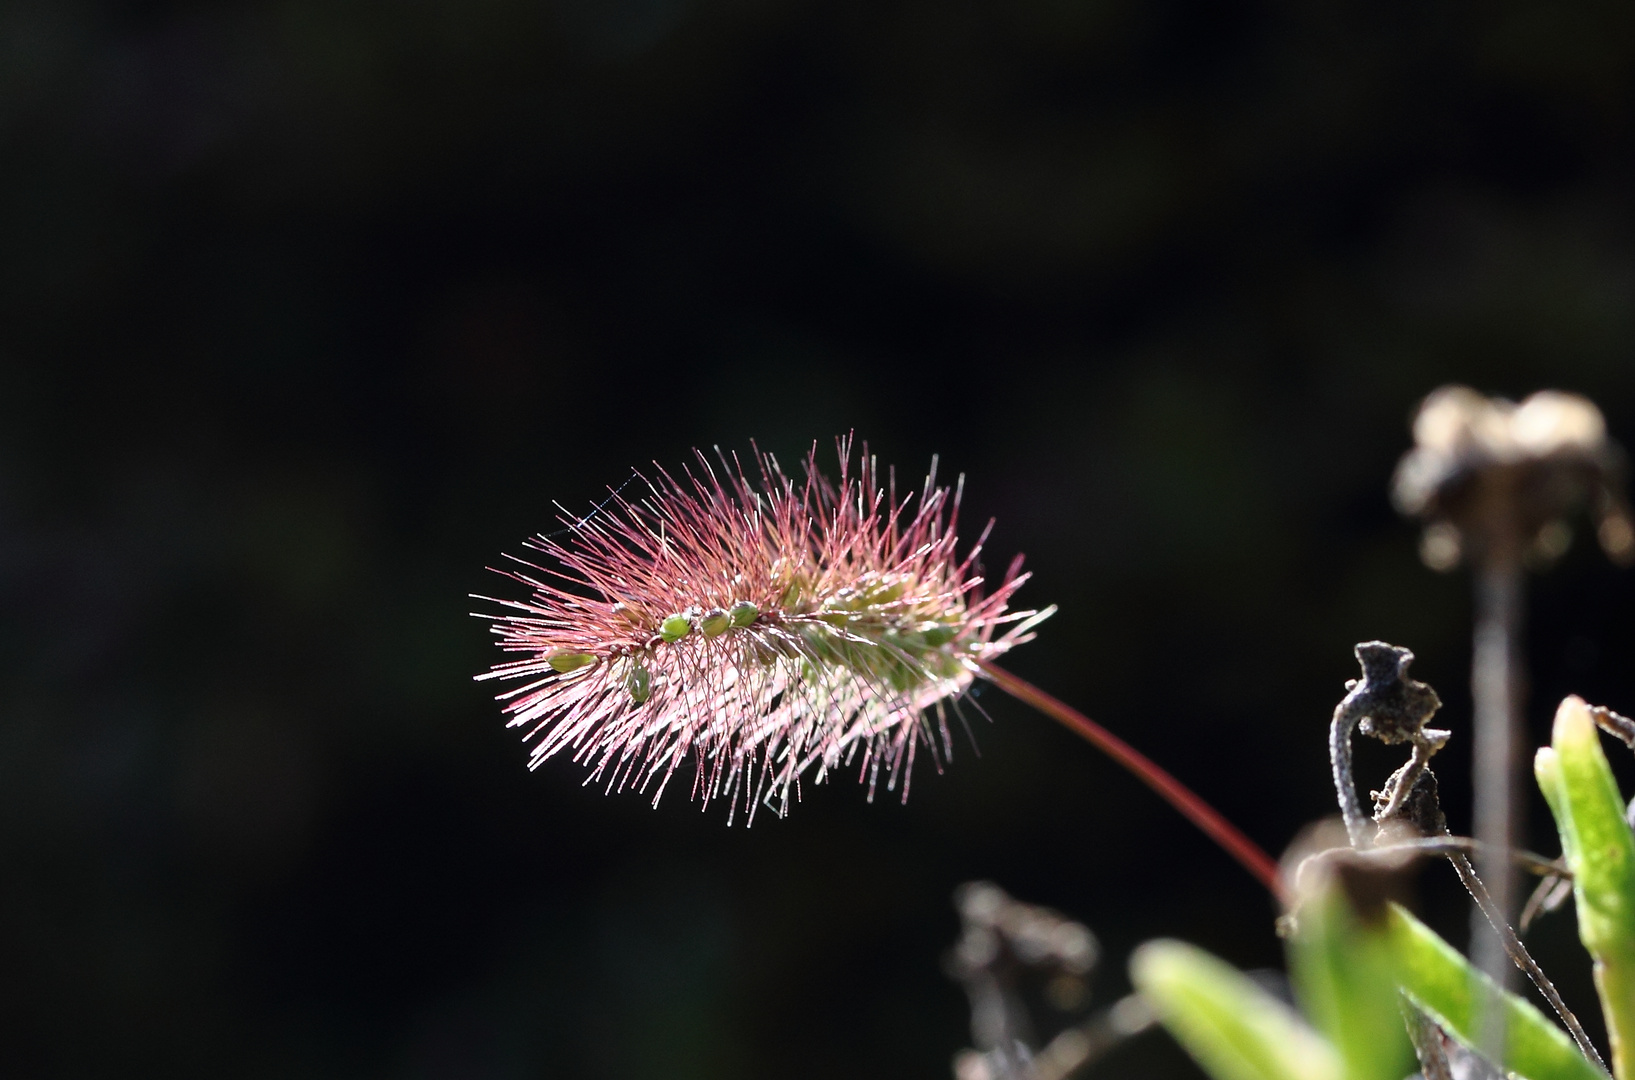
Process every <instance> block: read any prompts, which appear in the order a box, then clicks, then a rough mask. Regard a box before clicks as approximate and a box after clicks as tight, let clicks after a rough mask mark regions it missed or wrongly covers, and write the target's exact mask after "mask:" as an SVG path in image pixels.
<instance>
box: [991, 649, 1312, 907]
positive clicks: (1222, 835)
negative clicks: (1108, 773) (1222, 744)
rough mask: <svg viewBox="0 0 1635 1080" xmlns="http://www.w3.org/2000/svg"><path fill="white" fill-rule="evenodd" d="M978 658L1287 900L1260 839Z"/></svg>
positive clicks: (1136, 754)
mask: <svg viewBox="0 0 1635 1080" xmlns="http://www.w3.org/2000/svg"><path fill="white" fill-rule="evenodd" d="M978 664H979V666H980V667H981V668H982V673H983V674H984V675H986V676H987V677H988V681H989V682H991V683H993V684H994V685H995V686H997V687H999V689H1001V690H1003V691H1005V693H1007V694H1009V695H1010V696H1011V697H1013V698H1015V699H1016V700H1018V701H1020V702H1023V703H1024V704H1027V705H1032V706H1033V707H1034V708H1035V709H1038V710H1039V711H1040V712H1042V713H1044V714H1045V715H1046V716H1048V717H1050V718H1051V719H1052V720H1055V721H1057V722H1059V723H1060V724H1061V725H1062V726H1063V727H1066V728H1068V729H1069V730H1071V731H1074V732H1077V733H1078V734H1079V735H1081V736H1083V737H1084V738H1085V739H1086V740H1088V741H1089V742H1090V743H1091V744H1092V745H1093V746H1095V747H1096V748H1097V749H1099V750H1101V751H1102V752H1103V753H1105V754H1106V755H1107V756H1108V757H1110V758H1112V759H1113V760H1114V761H1116V762H1118V763H1119V764H1120V765H1122V766H1124V768H1126V769H1128V770H1129V771H1130V772H1131V773H1132V774H1134V776H1135V777H1136V779H1138V780H1140V781H1141V782H1142V783H1143V784H1146V785H1147V786H1148V787H1150V788H1152V789H1153V790H1154V791H1156V792H1158V794H1159V795H1161V796H1162V797H1163V799H1164V801H1165V802H1167V803H1169V804H1170V805H1171V806H1173V807H1175V809H1177V810H1179V811H1180V812H1181V816H1182V817H1184V818H1186V819H1187V820H1188V821H1190V822H1192V823H1193V824H1194V825H1196V826H1198V828H1200V829H1202V830H1203V831H1204V834H1205V835H1206V836H1208V837H1209V838H1210V839H1211V840H1213V841H1215V843H1217V844H1219V845H1220V846H1221V848H1222V849H1223V850H1224V851H1225V852H1226V853H1227V854H1228V855H1230V856H1232V857H1233V858H1234V859H1236V860H1237V861H1238V862H1239V863H1240V864H1241V865H1242V866H1243V868H1244V869H1245V870H1247V871H1249V873H1251V874H1253V875H1254V876H1255V879H1256V880H1257V881H1259V882H1260V883H1261V884H1262V885H1264V886H1266V888H1267V890H1268V891H1270V892H1271V894H1272V895H1273V896H1275V897H1277V899H1278V900H1280V901H1284V902H1286V901H1287V899H1288V897H1287V893H1286V892H1285V891H1284V888H1283V882H1282V879H1281V878H1280V877H1279V876H1278V872H1277V863H1276V862H1274V861H1273V859H1272V857H1271V856H1270V855H1268V854H1266V853H1265V852H1264V851H1262V850H1261V849H1260V845H1258V844H1256V843H1255V842H1254V841H1253V840H1251V839H1249V838H1248V837H1247V836H1245V835H1243V833H1241V832H1239V831H1238V828H1237V826H1235V825H1233V824H1232V823H1231V822H1230V821H1227V820H1226V819H1225V818H1224V817H1222V816H1221V815H1220V812H1219V811H1217V810H1216V809H1215V808H1214V807H1213V806H1210V805H1209V804H1208V803H1206V802H1204V801H1203V799H1202V798H1200V797H1199V796H1198V795H1197V794H1196V793H1194V792H1193V791H1192V789H1191V788H1189V787H1187V786H1186V785H1185V784H1183V783H1181V781H1179V780H1177V779H1175V777H1173V776H1171V775H1170V774H1169V773H1168V772H1166V771H1165V770H1164V769H1163V768H1162V767H1161V766H1159V765H1158V764H1157V763H1156V762H1154V761H1153V760H1152V759H1151V758H1149V757H1147V755H1145V754H1143V753H1142V752H1141V751H1139V750H1137V749H1136V748H1135V747H1133V746H1131V745H1130V744H1129V743H1127V742H1125V741H1124V740H1123V739H1121V738H1119V737H1118V736H1117V735H1114V734H1113V733H1112V732H1111V731H1108V730H1107V729H1106V728H1104V727H1102V726H1101V725H1100V724H1098V723H1096V722H1095V721H1094V720H1092V719H1090V718H1089V717H1088V716H1086V715H1084V714H1083V713H1081V712H1079V711H1078V710H1077V709H1075V708H1073V706H1071V705H1069V704H1067V703H1066V702H1064V701H1060V700H1058V699H1056V698H1054V697H1052V696H1050V695H1049V694H1047V693H1045V692H1044V691H1043V690H1041V689H1039V688H1038V687H1037V686H1034V685H1033V684H1032V683H1030V682H1028V681H1027V680H1025V679H1019V678H1017V677H1016V676H1015V675H1012V674H1011V673H1010V672H1008V671H1006V670H1005V669H1004V668H1000V667H995V666H994V665H993V664H990V663H988V662H987V661H978Z"/></svg>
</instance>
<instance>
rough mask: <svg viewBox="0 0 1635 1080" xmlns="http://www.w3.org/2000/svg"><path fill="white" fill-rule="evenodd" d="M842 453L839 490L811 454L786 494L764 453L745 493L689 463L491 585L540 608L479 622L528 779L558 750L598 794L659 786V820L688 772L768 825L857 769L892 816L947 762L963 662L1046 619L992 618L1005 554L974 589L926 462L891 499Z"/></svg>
mask: <svg viewBox="0 0 1635 1080" xmlns="http://www.w3.org/2000/svg"><path fill="white" fill-rule="evenodd" d="M838 449H839V452H840V479H839V482H838V483H833V482H831V481H830V480H829V479H828V478H826V477H825V476H823V474H822V473H821V472H820V471H819V470H818V468H817V459H816V451H815V450H814V451H813V452H812V454H811V455H809V457H808V459H807V461H806V477H805V479H804V480H801V481H796V480H793V479H791V478H789V477H788V476H786V475H785V474H784V473H783V472H782V470H781V469H780V468H779V467H778V464H777V462H776V461H775V460H774V459H773V458H772V456H771V455H769V454H768V455H762V454H760V453H758V452H757V454H756V456H755V460H756V464H757V470H756V471H757V472H758V473H759V481H758V482H756V481H754V480H752V479H751V478H750V476H749V475H748V474H746V472H745V470H744V469H743V467H742V465H741V464H740V463H739V462H738V459H737V457H736V455H734V456H733V457H732V458H730V459H729V458H727V457H726V456H724V455H720V464H719V467H717V466H715V465H712V463H711V461H710V460H709V459H708V458H707V457H705V456H704V455H703V454H702V453H699V454H698V467H697V470H696V471H695V470H693V469H686V470H683V472H682V474H681V475H680V476H679V477H677V476H672V475H671V474H670V473H668V472H665V471H664V470H663V469H658V471H657V472H656V474H655V478H654V479H651V480H647V479H646V478H640V477H638V479H641V480H643V482H645V483H646V485H647V494H646V496H645V497H640V498H637V499H634V500H630V499H626V498H624V497H623V496H622V495H621V494H620V493H619V492H618V491H614V492H612V493H611V494H610V496H609V498H608V500H607V502H606V503H604V504H602V506H601V507H599V508H598V510H597V511H596V512H595V513H593V514H592V515H590V516H589V517H586V518H583V519H574V518H564V519H563V520H564V524H565V525H566V526H567V527H566V528H565V529H564V530H563V531H562V532H560V533H556V534H553V535H551V536H543V535H542V536H537V537H535V538H533V539H532V540H530V541H529V542H528V546H529V547H531V548H533V549H534V550H536V551H539V552H542V553H543V554H544V555H545V556H547V557H548V562H549V563H550V564H551V565H550V566H549V567H548V568H547V567H543V566H539V565H535V564H533V563H529V562H526V561H524V560H521V559H517V560H515V561H516V562H518V563H520V564H521V566H522V567H523V569H522V570H519V571H509V572H506V576H508V577H511V578H513V579H515V580H516V581H519V582H521V583H522V584H524V585H527V586H528V587H529V588H530V589H531V590H532V592H533V595H532V596H531V597H530V598H529V599H528V600H494V601H493V602H494V603H498V604H501V605H502V606H504V607H505V608H507V609H508V611H507V612H506V613H505V614H502V615H497V616H493V615H491V616H484V617H487V618H492V619H493V620H494V632H495V634H496V635H497V636H498V638H499V642H500V647H501V648H502V649H504V650H505V651H506V652H510V653H520V654H522V656H521V658H520V659H516V660H511V661H508V662H506V663H502V664H497V665H495V667H494V668H493V669H492V670H491V671H489V672H487V673H485V674H483V675H479V676H478V678H479V679H525V680H527V682H526V683H525V684H524V685H522V686H520V687H517V688H515V689H513V690H510V691H508V692H506V693H504V694H502V695H500V700H502V701H505V702H507V704H506V707H505V711H506V712H508V713H510V714H511V721H510V726H512V727H524V728H527V729H528V732H527V737H528V738H532V739H536V740H537V741H536V742H535V743H534V747H533V758H532V761H531V763H530V767H535V766H538V765H539V764H540V763H542V762H543V761H544V760H545V759H546V758H549V757H550V756H551V755H553V754H556V753H558V752H559V751H562V750H566V749H571V750H572V752H573V757H574V759H575V760H576V761H580V762H582V763H586V764H589V765H591V766H592V773H591V776H590V780H597V779H601V780H604V781H605V782H606V784H607V786H608V788H609V790H613V789H623V788H625V787H635V788H638V789H640V790H647V789H648V788H650V787H653V786H654V785H655V784H656V790H655V792H654V802H655V803H656V802H657V801H658V797H659V796H660V795H661V794H662V793H663V791H664V787H665V785H666V784H667V783H668V781H669V779H670V778H671V776H673V775H674V773H675V772H676V770H677V769H678V768H679V767H681V766H682V765H683V764H684V763H686V762H688V761H689V760H691V761H692V762H694V763H695V765H696V774H695V777H694V780H693V793H694V795H695V796H697V797H701V798H702V799H703V800H704V801H705V802H706V803H707V802H708V801H709V800H710V799H712V798H724V799H726V800H727V801H728V803H729V805H730V806H736V805H737V804H738V803H739V802H740V801H741V802H742V803H743V805H744V808H745V809H746V811H747V812H748V813H749V814H750V815H751V816H753V814H754V811H755V808H756V806H758V805H759V804H760V803H761V802H762V801H766V802H768V803H769V804H775V806H776V808H777V811H778V813H779V814H780V815H781V814H782V813H784V812H785V811H786V810H787V809H788V805H789V798H790V795H791V793H792V792H798V788H797V785H798V783H799V781H800V778H801V776H802V775H803V774H804V773H806V772H807V771H808V770H809V769H812V768H814V767H815V769H816V776H815V779H816V780H817V781H821V780H822V779H823V778H824V776H825V775H826V774H827V773H828V772H829V771H831V770H832V769H834V768H836V767H837V766H838V765H840V764H842V763H849V762H852V761H854V760H857V759H858V756H859V754H860V755H861V760H860V772H861V774H862V775H865V776H867V778H868V782H869V792H870V796H871V797H872V795H873V792H874V788H875V786H876V784H877V783H878V780H879V778H880V777H881V775H882V773H883V774H884V776H885V777H886V784H887V787H888V788H894V787H895V786H896V785H897V784H898V783H899V782H900V783H901V784H902V788H903V795H904V797H905V798H906V797H907V794H908V776H909V773H910V771H911V769H912V767H913V763H914V756H915V752H916V748H918V747H920V746H924V747H926V748H927V749H928V750H929V752H930V753H931V754H932V755H933V758H934V759H935V758H938V755H939V750H940V753H941V754H942V755H946V754H947V753H949V752H950V750H951V746H952V740H951V739H950V736H949V731H948V723H947V715H946V711H945V704H946V703H949V702H950V700H951V699H956V698H957V697H958V696H959V695H960V694H961V693H962V692H963V691H964V690H965V689H966V688H967V687H968V686H969V685H970V684H971V680H972V679H973V678H974V677H975V675H976V673H977V661H978V660H979V659H985V658H992V657H995V656H998V655H999V654H1001V653H1003V652H1005V651H1006V650H1007V649H1009V648H1011V646H1013V645H1016V644H1018V643H1020V642H1022V641H1025V640H1028V638H1029V637H1031V634H1030V633H1029V629H1030V628H1031V627H1032V626H1033V625H1034V624H1035V623H1037V622H1038V621H1039V620H1040V619H1042V618H1043V617H1044V616H1045V615H1048V614H1049V612H1048V611H1047V612H1044V613H1034V612H1009V613H1007V611H1006V605H1007V602H1008V601H1009V600H1010V598H1011V595H1012V594H1013V593H1014V592H1015V591H1016V589H1017V588H1018V587H1019V586H1020V585H1021V584H1022V582H1023V581H1024V580H1025V577H1026V575H1023V574H1021V573H1020V569H1021V561H1022V560H1021V558H1020V557H1018V558H1017V559H1016V560H1015V561H1014V562H1013V563H1012V564H1011V566H1010V570H1009V572H1008V573H1007V574H1006V575H1005V578H1004V580H1003V582H1002V583H1001V584H1000V585H999V587H998V588H996V589H993V590H991V591H988V592H986V593H985V592H984V590H983V588H982V584H983V582H982V578H981V577H980V576H979V575H980V571H979V570H978V569H977V568H976V557H977V554H978V552H979V551H980V550H981V546H982V541H981V540H980V539H979V540H978V542H977V544H976V546H975V547H973V548H972V549H971V550H970V551H969V552H967V553H966V555H965V556H964V558H963V559H962V558H959V557H958V556H957V555H956V552H955V544H956V536H955V526H956V523H957V519H958V515H959V501H960V496H959V491H958V490H957V489H956V490H953V491H950V490H949V489H948V488H945V487H938V486H936V478H935V463H934V462H933V467H932V475H931V476H929V477H927V478H926V482H925V487H924V489H923V491H922V492H921V494H920V496H919V498H918V500H914V499H912V498H910V499H905V500H903V501H902V502H899V501H898V500H897V497H896V492H895V485H894V483H893V482H892V480H891V479H890V478H889V477H888V480H887V485H886V487H885V488H882V487H881V485H880V483H879V473H878V466H877V465H876V464H875V462H874V460H873V459H872V458H870V457H869V456H868V452H867V448H865V449H864V452H863V455H862V459H861V461H860V462H858V463H857V464H855V465H854V464H853V461H852V453H851V445H850V440H842V441H841V442H840V444H839V447H838ZM718 455H719V451H718ZM986 535H987V533H986V531H984V533H983V538H984V539H985V538H986ZM557 537H561V538H562V539H560V540H558V539H557ZM485 599H486V598H485ZM928 712H929V713H930V714H931V715H928ZM933 717H934V722H933ZM587 782H589V781H587ZM729 817H730V812H729Z"/></svg>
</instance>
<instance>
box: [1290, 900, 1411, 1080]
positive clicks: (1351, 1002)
mask: <svg viewBox="0 0 1635 1080" xmlns="http://www.w3.org/2000/svg"><path fill="white" fill-rule="evenodd" d="M1378 914H1379V919H1378V920H1374V921H1366V920H1365V919H1364V918H1363V917H1361V916H1360V915H1359V914H1358V912H1357V910H1356V909H1355V908H1354V907H1353V906H1352V904H1351V902H1350V901H1349V900H1348V899H1347V898H1346V895H1345V891H1344V890H1343V889H1342V888H1341V887H1340V884H1339V882H1338V881H1337V880H1333V879H1330V880H1329V881H1327V882H1324V883H1323V884H1321V885H1320V886H1318V888H1317V889H1315V890H1314V894H1313V895H1309V896H1308V897H1307V898H1306V900H1305V902H1304V903H1302V904H1301V905H1300V915H1299V922H1298V930H1297V932H1296V933H1295V935H1294V940H1293V941H1292V942H1291V943H1290V951H1289V960H1290V967H1291V974H1292V975H1293V981H1294V988H1295V994H1296V996H1297V997H1298V998H1299V1001H1300V1005H1301V1007H1302V1008H1303V1009H1304V1010H1305V1013H1306V1015H1307V1016H1308V1017H1310V1019H1311V1021H1312V1023H1313V1024H1315V1025H1316V1026H1317V1029H1318V1030H1319V1031H1320V1032H1322V1033H1323V1034H1324V1035H1325V1036H1327V1037H1328V1040H1329V1042H1330V1043H1332V1044H1333V1045H1334V1047H1335V1049H1336V1050H1338V1051H1339V1054H1340V1058H1341V1060H1342V1062H1343V1063H1344V1069H1345V1076H1346V1078H1347V1080H1402V1077H1404V1076H1406V1075H1408V1074H1409V1073H1410V1072H1412V1071H1413V1069H1414V1052H1413V1045H1412V1044H1411V1043H1410V1042H1409V1041H1408V1034H1407V1031H1406V1030H1405V1029H1404V1028H1403V1023H1402V1011H1401V1009H1400V1008H1399V1006H1398V995H1397V982H1396V968H1397V964H1396V959H1395V956H1394V953H1393V950H1392V947H1391V940H1390V938H1389V937H1388V936H1387V935H1386V933H1385V932H1384V929H1385V928H1384V926H1383V919H1384V916H1385V913H1384V911H1383V909H1381V910H1379V913H1378Z"/></svg>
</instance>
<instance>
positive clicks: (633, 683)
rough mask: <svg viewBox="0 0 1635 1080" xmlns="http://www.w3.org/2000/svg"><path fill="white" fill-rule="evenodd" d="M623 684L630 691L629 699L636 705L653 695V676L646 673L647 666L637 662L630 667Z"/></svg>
mask: <svg viewBox="0 0 1635 1080" xmlns="http://www.w3.org/2000/svg"><path fill="white" fill-rule="evenodd" d="M624 685H625V689H626V690H629V691H630V700H631V701H634V702H635V703H636V704H637V705H640V704H642V703H643V702H645V701H646V700H647V699H648V698H649V697H651V696H652V695H653V677H652V676H651V675H649V674H648V673H647V668H645V667H644V666H642V665H641V664H637V665H636V666H635V667H633V668H631V669H630V674H629V675H628V676H626V677H625V681H624Z"/></svg>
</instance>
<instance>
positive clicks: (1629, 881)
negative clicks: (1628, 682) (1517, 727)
mask: <svg viewBox="0 0 1635 1080" xmlns="http://www.w3.org/2000/svg"><path fill="white" fill-rule="evenodd" d="M1550 741H1551V745H1550V746H1549V747H1546V748H1544V749H1541V750H1539V752H1538V756H1537V758H1535V760H1534V773H1535V774H1536V775H1537V777H1538V781H1539V787H1540V789H1541V790H1543V792H1544V796H1545V799H1546V800H1547V801H1548V802H1549V804H1550V810H1551V812H1552V813H1554V814H1555V818H1556V827H1557V829H1558V831H1559V832H1560V833H1561V850H1562V851H1563V852H1564V853H1565V854H1566V857H1567V865H1568V867H1569V868H1570V869H1571V870H1572V872H1573V899H1574V901H1575V902H1576V904H1577V908H1578V936H1579V938H1580V940H1582V941H1583V942H1584V947H1585V948H1586V949H1588V950H1589V952H1590V956H1591V957H1593V958H1594V961H1595V986H1596V989H1597V990H1598V991H1600V994H1601V1008H1602V1012H1603V1014H1604V1015H1605V1017H1606V1021H1607V1032H1608V1036H1609V1041H1610V1043H1611V1050H1612V1069H1613V1073H1614V1074H1615V1075H1616V1076H1617V1077H1618V1078H1619V1080H1632V1078H1635V835H1632V834H1631V832H1630V828H1629V824H1628V822H1627V821H1626V820H1625V818H1624V801H1623V797H1622V796H1621V795H1620V794H1619V792H1618V784H1617V781H1616V780H1614V779H1613V776H1612V769H1611V768H1610V767H1609V766H1608V764H1607V758H1606V755H1605V754H1604V753H1603V752H1602V750H1601V737H1600V733H1599V732H1598V731H1597V729H1596V724H1595V718H1594V717H1593V716H1592V715H1591V714H1590V710H1589V707H1588V706H1587V705H1585V704H1584V702H1583V701H1582V700H1581V699H1579V698H1576V697H1569V698H1567V699H1566V700H1565V701H1563V702H1562V703H1561V708H1560V709H1558V710H1557V712H1556V719H1555V728H1554V731H1553V732H1552V734H1551V740H1550Z"/></svg>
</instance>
